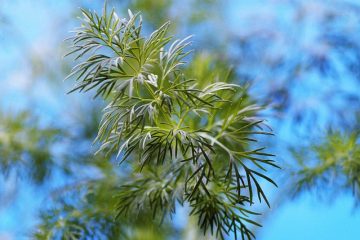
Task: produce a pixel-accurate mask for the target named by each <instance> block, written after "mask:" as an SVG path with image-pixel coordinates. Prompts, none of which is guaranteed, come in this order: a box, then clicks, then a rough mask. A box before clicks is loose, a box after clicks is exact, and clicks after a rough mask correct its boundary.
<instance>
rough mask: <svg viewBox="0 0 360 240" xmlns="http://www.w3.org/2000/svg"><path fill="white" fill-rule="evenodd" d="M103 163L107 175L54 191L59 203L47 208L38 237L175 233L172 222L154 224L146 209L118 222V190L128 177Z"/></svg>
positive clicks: (148, 237) (147, 237)
mask: <svg viewBox="0 0 360 240" xmlns="http://www.w3.org/2000/svg"><path fill="white" fill-rule="evenodd" d="M93 161H95V162H98V163H100V162H102V163H101V165H98V166H99V169H102V171H103V174H104V176H103V177H102V178H99V179H88V180H83V181H78V182H75V183H73V184H69V185H68V186H65V187H64V188H62V189H58V190H57V191H54V192H53V193H52V195H51V196H52V200H53V201H54V202H55V204H54V206H53V207H52V208H50V209H47V210H43V211H42V214H41V216H40V219H41V224H40V225H38V226H37V230H36V232H35V233H34V235H33V237H34V238H35V239H109V240H110V239H111V240H112V239H131V240H140V239H141V240H142V239H144V240H155V239H156V240H157V239H159V240H161V239H169V237H170V236H171V235H172V234H174V233H175V230H174V229H173V227H172V225H170V224H169V223H168V222H166V223H164V224H163V225H159V224H156V223H152V222H153V219H152V216H151V214H146V213H145V212H143V213H142V214H141V217H136V216H135V215H134V216H133V217H130V218H119V219H117V221H115V218H114V214H113V206H114V205H115V204H116V202H117V199H116V198H114V191H116V190H117V189H118V184H119V182H121V181H123V180H124V179H121V178H119V176H118V175H117V174H116V173H115V172H113V166H112V164H111V163H109V162H105V163H104V161H105V159H103V158H98V159H93Z"/></svg>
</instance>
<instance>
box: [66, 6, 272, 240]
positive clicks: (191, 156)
mask: <svg viewBox="0 0 360 240" xmlns="http://www.w3.org/2000/svg"><path fill="white" fill-rule="evenodd" d="M82 13H83V16H84V20H83V22H82V25H81V27H80V28H78V29H77V30H76V32H75V35H74V37H72V38H70V40H71V41H72V44H73V45H72V49H71V51H70V53H69V54H75V60H77V59H81V60H82V61H81V62H80V63H79V64H78V65H76V66H75V67H74V69H73V71H72V73H71V74H70V76H69V77H71V76H75V78H76V80H77V85H76V86H75V88H74V89H73V90H72V91H76V90H79V91H89V90H92V89H94V90H96V95H95V97H96V96H103V97H104V98H105V99H108V100H109V102H110V103H109V105H108V106H107V107H106V108H105V110H104V112H105V113H104V115H103V119H102V122H101V124H100V129H99V133H98V137H97V139H98V141H100V142H101V144H102V145H101V147H100V150H99V151H100V152H101V151H107V152H108V153H114V152H116V153H117V156H118V158H120V159H121V163H122V162H124V161H126V160H129V159H130V160H131V161H132V162H133V170H132V171H133V173H134V174H135V175H134V176H133V177H132V178H130V179H129V181H128V183H127V184H126V185H123V186H122V187H121V188H120V189H119V194H118V200H119V201H118V207H117V210H118V216H122V215H125V216H126V215H127V214H128V213H129V212H130V213H132V215H133V214H134V213H135V214H137V213H141V212H142V211H144V210H146V209H150V210H151V211H153V214H154V216H159V215H160V216H161V215H162V216H163V217H166V216H167V214H168V213H171V212H175V204H176V202H179V203H180V204H184V203H189V204H190V207H191V210H192V211H191V213H190V214H191V215H195V216H196V217H197V218H198V227H199V228H201V229H202V230H203V232H204V234H206V233H207V232H211V233H212V234H214V235H216V236H217V237H219V238H221V239H224V237H225V236H226V235H228V234H229V233H233V234H235V239H237V234H241V237H242V239H252V238H253V237H254V235H253V234H252V232H251V231H250V229H249V228H248V227H247V224H254V225H258V226H260V225H259V224H258V223H256V222H254V221H252V220H251V217H250V215H251V214H256V213H254V212H252V211H250V210H248V209H247V208H248V205H252V204H253V203H254V201H255V200H254V198H255V197H254V196H257V198H258V200H259V202H261V201H262V200H264V201H265V202H266V204H267V205H268V206H270V205H269V201H268V200H267V198H266V195H265V193H264V191H263V189H262V187H261V184H260V180H265V181H268V182H270V183H272V184H274V185H276V184H275V182H274V181H273V180H272V179H271V178H269V177H268V176H266V175H265V174H264V172H265V171H266V169H267V168H268V167H277V166H276V165H275V163H274V161H273V160H271V159H269V157H270V158H271V157H273V155H272V154H268V153H266V152H264V151H263V150H264V148H263V147H259V148H256V149H254V150H250V149H249V143H251V142H254V141H256V140H254V139H253V136H255V135H257V134H262V135H271V133H270V132H268V131H267V130H266V129H263V127H264V126H265V125H263V120H261V119H259V118H257V117H256V115H257V112H258V111H259V110H260V109H261V108H260V107H258V106H256V105H254V104H252V103H251V102H249V99H248V97H247V94H246V90H247V89H246V88H244V89H242V88H241V86H239V85H236V84H234V83H233V82H231V80H232V79H231V78H230V77H229V72H228V73H226V72H225V74H224V75H220V73H215V74H214V73H213V74H212V75H209V77H212V78H209V77H205V76H204V77H203V78H200V79H198V78H194V77H196V75H198V76H199V75H201V73H197V74H195V76H192V75H190V74H189V73H191V71H183V70H182V65H183V64H184V63H185V62H184V59H185V57H187V55H188V54H189V52H188V51H185V48H186V47H187V46H188V45H189V43H188V41H187V40H188V38H185V39H183V40H175V41H173V43H172V44H171V45H170V46H169V45H168V43H169V42H170V41H171V40H172V39H171V37H168V36H167V29H168V27H169V24H168V23H165V24H164V25H162V26H161V27H160V28H159V29H157V30H156V31H154V32H153V33H152V34H151V35H150V36H149V37H147V38H146V37H144V36H142V34H141V29H142V19H141V16H140V17H139V15H138V14H135V15H134V14H133V13H132V12H130V11H129V18H128V19H121V18H119V17H118V16H117V14H116V13H115V11H114V10H112V11H111V12H110V13H108V12H107V11H106V8H105V9H104V11H103V15H102V16H99V15H97V14H96V13H92V12H88V11H85V10H83V11H82ZM196 63H197V62H196ZM197 64H198V63H197ZM210 71H211V70H210ZM210 71H209V72H210ZM205 73H206V74H208V72H205ZM265 127H266V126H265Z"/></svg>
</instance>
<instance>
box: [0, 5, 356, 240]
mask: <svg viewBox="0 0 360 240" xmlns="http://www.w3.org/2000/svg"><path fill="white" fill-rule="evenodd" d="M225 2H226V4H227V6H228V7H225V8H224V9H225V11H227V14H225V15H226V16H227V17H226V18H225V19H223V21H224V22H225V23H226V24H227V26H229V29H231V31H233V32H236V31H237V30H239V29H238V27H244V26H245V25H236V24H237V23H238V22H239V21H241V18H242V17H244V16H245V15H246V14H250V13H251V12H252V11H253V10H254V9H259V6H260V5H261V6H262V7H261V10H260V13H262V16H263V17H266V16H267V14H268V17H269V18H270V17H271V18H274V17H275V18H276V19H277V20H276V21H280V22H281V21H285V20H286V19H287V17H288V16H287V14H289V13H288V11H287V9H286V8H285V7H284V8H282V7H281V8H279V9H278V10H277V12H276V13H277V14H280V15H279V16H278V15H277V16H272V15H271V14H273V13H274V12H273V11H272V9H271V6H272V3H273V2H274V1H255V2H252V1H240V3H237V2H236V1H235V0H233V1H225ZM264 2H265V3H266V4H268V6H269V7H268V8H267V7H265V6H266V5H264ZM275 2H276V1H275ZM81 5H85V6H86V7H91V8H94V9H97V10H99V8H100V7H101V4H99V3H97V4H94V1H70V0H64V1H55V0H54V1H51V0H48V1H45V0H39V1H30V0H21V1H20V0H11V1H10V0H0V13H4V15H5V16H6V19H5V25H3V24H1V25H0V45H1V48H0V72H1V73H2V77H1V78H0V94H1V97H0V99H1V107H2V108H3V109H5V110H7V109H10V110H12V111H15V109H24V108H27V107H31V108H32V109H33V111H34V112H35V113H36V114H38V115H40V116H41V117H42V118H43V119H44V121H45V122H52V121H53V119H54V118H59V117H60V121H63V120H64V121H66V117H62V116H61V113H63V112H64V111H65V112H66V110H67V108H68V107H69V105H70V104H81V103H80V100H79V99H78V98H77V97H76V96H72V97H68V96H67V95H65V92H66V88H67V87H68V86H69V85H68V84H67V83H62V82H61V80H62V77H63V75H62V74H61V73H59V72H61V71H57V70H56V68H57V67H58V66H61V61H63V59H62V57H61V56H62V55H63V53H64V43H63V41H62V39H64V38H65V37H66V36H68V35H69V33H68V32H69V31H70V30H71V29H72V27H74V26H75V25H76V21H74V20H73V19H74V17H73V16H74V14H78V11H77V10H76V9H78V7H80V6H81ZM284 24H285V23H284ZM239 31H240V30H239ZM189 34H191V33H189ZM309 35H310V34H309ZM32 56H34V58H35V60H36V57H39V59H48V60H47V62H46V63H45V64H43V63H42V65H41V64H40V66H39V68H40V70H41V68H44V67H45V68H50V70H51V71H54V75H55V80H56V81H57V80H59V82H55V83H49V81H48V77H49V76H48V75H41V74H40V75H39V76H37V75H36V72H35V73H34V70H33V66H31V65H30V64H29V57H30V58H31V57H32ZM40 70H39V71H40ZM56 84H58V85H56ZM352 84H353V83H352V82H351V81H347V84H345V85H344V86H343V88H345V89H346V88H347V89H350V90H354V87H352V86H353V85H352ZM54 85H55V86H62V85H63V86H62V87H60V88H57V87H55V88H54ZM311 86H312V87H314V86H315V85H310V90H312V91H313V93H312V95H316V94H317V92H316V89H315V90H314V89H313V88H311ZM308 87H309V86H308ZM67 89H68V88H67ZM355 89H356V88H355ZM29 94H30V97H29ZM306 94H310V93H309V92H308V91H307V90H303V91H302V92H300V93H299V95H300V96H306V97H308V96H307V95H306ZM34 106H35V107H34ZM319 111H320V109H319ZM325 112H326V111H325ZM325 114H326V113H325ZM274 124H275V131H276V130H277V129H278V130H279V133H278V134H279V138H280V139H289V141H298V139H291V132H290V130H289V129H286V128H284V127H283V125H286V123H281V124H283V125H282V126H278V125H276V124H279V123H278V122H276V121H274ZM323 130H324V129H319V131H323ZM280 154H281V153H280ZM6 184H9V183H5V182H4V181H2V180H0V188H5V187H6ZM279 185H280V186H281V183H280V184H279ZM20 186H22V187H23V188H22V189H21V190H20V191H19V195H18V199H19V201H16V202H15V203H14V204H11V205H10V206H8V208H0V239H21V234H23V233H24V232H26V229H30V228H31V226H33V225H34V223H36V213H37V209H39V208H40V207H41V205H42V204H43V203H44V201H46V199H41V198H39V197H38V196H39V195H40V196H41V194H37V191H39V190H38V189H34V188H31V187H28V186H26V184H24V183H22V184H20ZM316 196H317V194H316V193H304V194H302V195H301V196H300V197H299V198H296V199H295V200H293V201H288V202H286V203H285V204H282V205H281V206H280V207H278V208H276V207H275V208H274V210H272V211H271V212H270V214H269V215H268V216H267V217H266V220H265V222H263V225H264V227H263V228H262V229H260V230H259V232H258V238H257V239H260V240H288V239H292V240H298V239H299V240H304V239H314V240H315V239H316V240H317V239H320V240H322V239H327V240H335V239H336V240H337V239H357V238H358V236H360V228H359V227H358V226H360V212H359V210H358V209H356V208H354V200H353V197H352V195H351V193H349V194H340V196H337V197H336V198H335V197H334V196H333V195H330V196H329V197H330V198H334V199H331V201H328V200H319V199H318V198H317V197H316Z"/></svg>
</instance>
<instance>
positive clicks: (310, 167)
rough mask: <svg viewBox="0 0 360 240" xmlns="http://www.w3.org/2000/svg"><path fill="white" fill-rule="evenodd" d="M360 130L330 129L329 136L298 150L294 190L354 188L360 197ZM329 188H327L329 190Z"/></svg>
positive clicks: (332, 190)
mask: <svg viewBox="0 0 360 240" xmlns="http://www.w3.org/2000/svg"><path fill="white" fill-rule="evenodd" d="M359 140H360V138H359V133H353V134H341V133H339V132H332V133H329V134H328V136H327V138H326V140H325V141H323V142H321V143H318V144H315V145H314V146H311V147H310V149H309V147H307V148H304V149H302V151H299V150H298V151H297V152H295V156H296V160H297V161H298V166H299V167H298V169H297V170H296V171H295V172H293V176H292V179H293V181H294V188H293V192H294V193H296V194H298V193H300V192H302V191H303V190H304V189H306V190H308V189H316V191H318V192H324V190H322V188H324V187H326V189H327V191H329V190H331V192H335V193H337V192H339V191H344V190H345V191H347V190H352V191H353V193H354V195H355V199H356V200H357V201H358V200H359V197H360V192H359V190H360V143H359ZM325 192H326V191H325Z"/></svg>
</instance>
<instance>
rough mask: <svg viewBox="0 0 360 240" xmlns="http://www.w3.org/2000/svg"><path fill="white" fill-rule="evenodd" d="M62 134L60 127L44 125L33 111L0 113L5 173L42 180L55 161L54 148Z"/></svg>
mask: <svg viewBox="0 0 360 240" xmlns="http://www.w3.org/2000/svg"><path fill="white" fill-rule="evenodd" d="M59 134H60V132H59V129H56V128H42V127H40V126H39V123H38V120H37V119H36V118H35V117H34V116H32V115H31V114H30V113H29V112H21V113H18V114H9V113H8V114H6V115H5V114H4V113H3V112H2V113H0V170H1V172H2V173H3V174H5V176H7V175H9V174H11V173H12V172H15V173H16V175H17V176H18V177H24V178H30V179H31V180H33V181H34V182H35V183H42V182H43V181H44V180H45V179H46V177H47V176H48V175H49V171H51V168H52V166H53V164H54V161H53V156H52V153H51V148H52V146H53V144H54V141H56V139H57V137H58V136H59Z"/></svg>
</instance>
